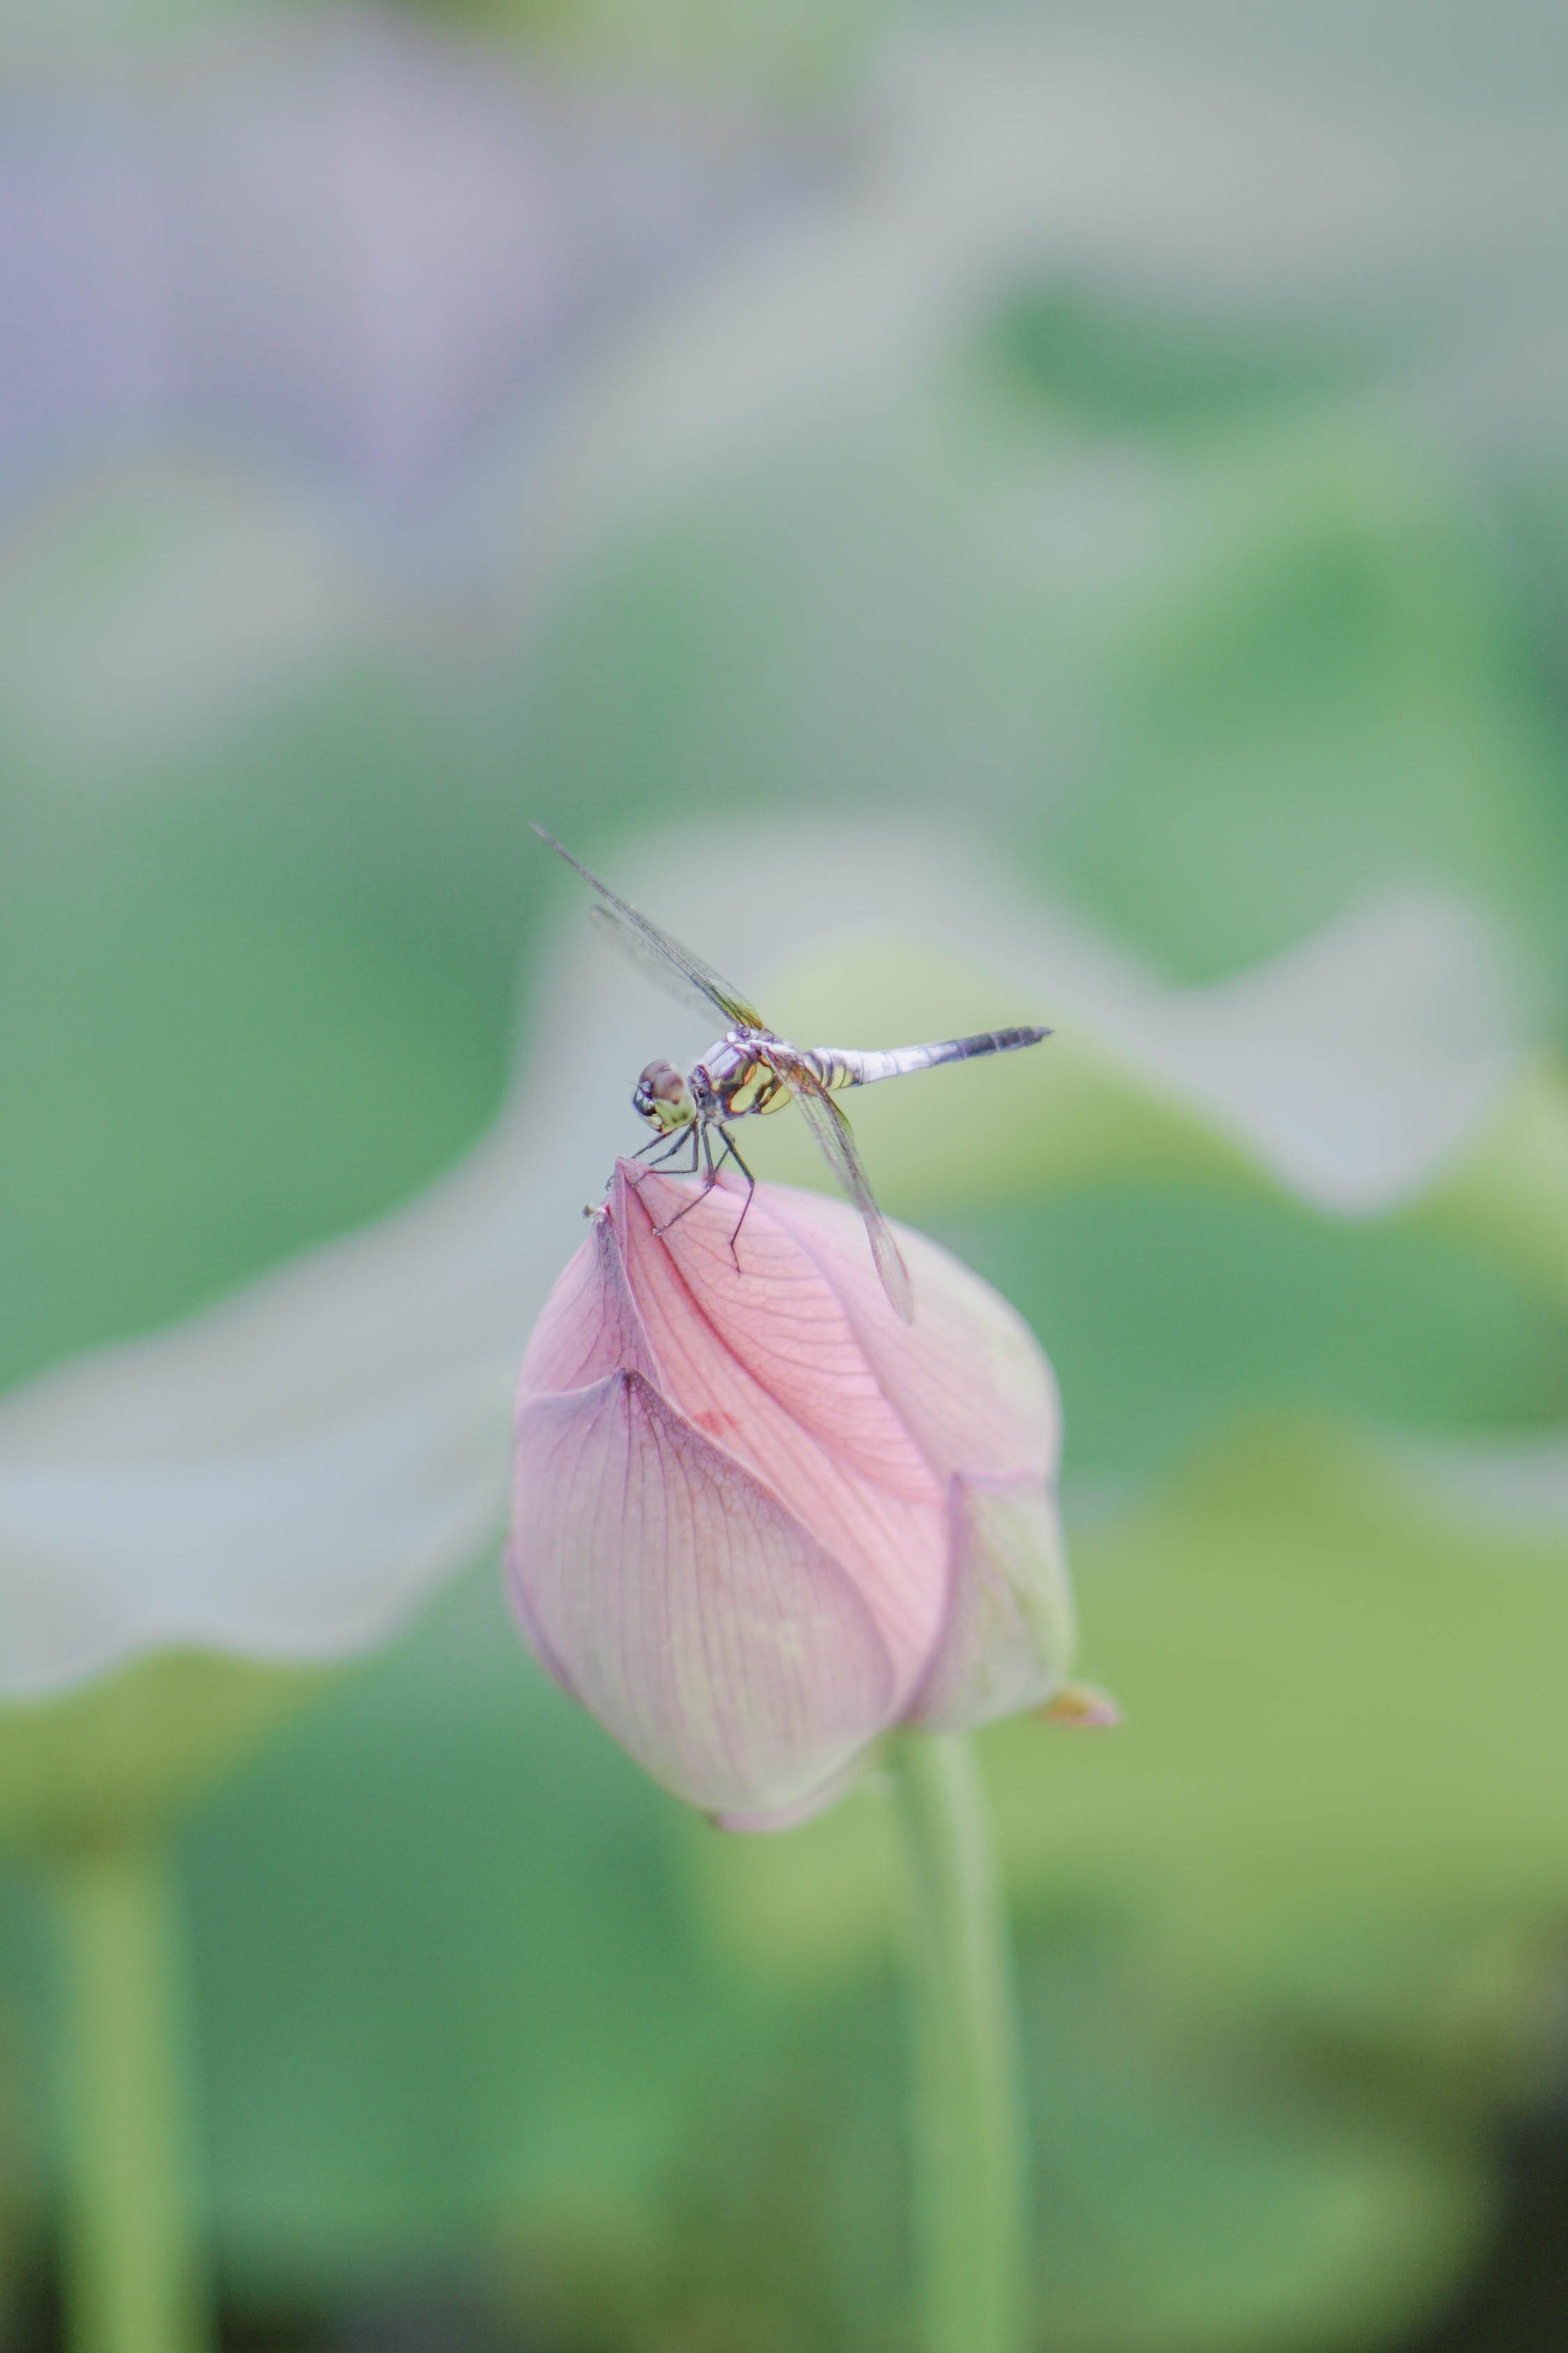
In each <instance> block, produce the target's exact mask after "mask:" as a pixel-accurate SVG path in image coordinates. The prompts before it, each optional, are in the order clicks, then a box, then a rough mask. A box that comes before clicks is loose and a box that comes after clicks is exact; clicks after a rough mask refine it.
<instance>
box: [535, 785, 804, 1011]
mask: <svg viewBox="0 0 1568 2353" xmlns="http://www.w3.org/2000/svg"><path fill="white" fill-rule="evenodd" d="M533 830H534V832H535V833H536V834H537V835H538V836H539V839H541V841H547V842H548V843H549V844H550V847H551V849H553V850H556V851H558V852H559V853H560V855H561V856H562V857H563V859H564V860H566V863H567V865H568V866H574V867H575V868H576V870H577V871H578V873H579V874H580V875H581V876H582V877H583V880H584V882H588V883H591V884H592V885H593V887H594V889H595V891H596V892H598V894H599V896H600V898H601V899H602V900H603V901H604V902H605V904H604V906H603V907H602V908H598V909H595V913H597V914H599V915H600V916H601V917H602V918H603V919H604V921H605V923H606V924H607V925H608V927H609V928H610V929H611V930H612V931H613V932H614V934H615V936H616V944H618V945H619V946H621V947H624V948H625V949H626V953H627V954H628V955H631V956H633V957H635V958H636V960H637V963H638V964H639V965H642V967H643V969H644V971H645V972H649V973H652V974H653V975H654V976H656V977H658V978H662V979H663V980H664V981H665V982H666V983H676V984H679V985H680V990H681V997H682V1001H683V1002H684V1003H688V1004H689V1002H690V999H691V996H692V994H693V993H695V994H696V995H697V996H698V997H700V998H701V999H702V1000H703V1002H704V1003H705V1004H707V1005H710V1006H711V1007H712V1008H713V1009H714V1011H715V1012H716V1013H721V1014H722V1015H723V1016H724V1018H725V1020H726V1021H727V1022H728V1024H729V1025H730V1027H731V1029H763V1028H765V1027H766V1024H765V1023H764V1022H763V1017H762V1015H761V1014H760V1013H758V1012H757V1011H756V1009H755V1008H754V1007H752V1006H751V1005H748V1004H747V1002H746V1000H745V998H744V997H742V995H741V992H740V990H739V989H737V988H733V987H731V984H730V983H729V982H728V981H727V980H722V979H721V978H720V976H719V975H718V974H717V973H716V972H715V971H714V970H713V968H712V966H711V965H705V964H704V963H703V961H702V959H701V957H700V956H695V955H692V953H691V951H690V949H689V948H683V947H682V946H681V944H680V943H679V940H672V939H671V938H670V936H669V934H668V932H665V931H661V930H660V929H659V927H658V924H657V923H651V922H650V921H649V919H648V918H647V915H643V914H639V913H638V912H637V909H636V908H635V907H633V906H629V905H628V904H627V902H626V900H625V899H617V898H616V894H615V892H613V891H612V890H610V889H609V888H608V886H607V885H606V884H605V883H603V882H601V881H600V880H599V878H598V876H597V875H596V874H590V872H589V871H588V869H587V868H586V867H585V866H584V863H583V861H582V860H581V859H580V858H574V857H573V855H572V852H571V851H570V850H569V849H565V848H564V847H563V844H562V843H560V842H559V841H557V840H556V839H555V836H554V835H553V834H552V833H546V832H545V830H544V828H543V827H542V825H536V826H535V827H534V828H533Z"/></svg>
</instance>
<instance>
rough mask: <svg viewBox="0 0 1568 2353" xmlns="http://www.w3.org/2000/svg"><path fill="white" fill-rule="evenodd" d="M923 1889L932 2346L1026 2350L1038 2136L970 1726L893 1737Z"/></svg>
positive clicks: (913, 1866)
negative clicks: (1027, 2127)
mask: <svg viewBox="0 0 1568 2353" xmlns="http://www.w3.org/2000/svg"><path fill="white" fill-rule="evenodd" d="M890 1761H891V1764H892V1767H893V1774H894V1780H895V1784H896V1787H897V1791H898V1800H899V1812H900V1819H901V1822H902V1826H903V1832H904V1845H905V1850H906V1853H907V1856H908V1868H907V1877H908V1880H909V1884H910V1914H911V1919H910V1939H909V1942H910V1979H911V1993H912V2000H911V2003H910V2010H911V2024H912V2037H913V2054H912V2055H913V2073H914V2155H915V2198H916V2214H915V2220H916V2247H917V2252H918V2258H919V2263H920V2267H921V2276H920V2287H921V2324H922V2334H921V2340H920V2341H921V2353H1018V2348H1019V2346H1020V2344H1021V2342H1022V2330H1023V2327H1024V2199H1023V2171H1024V2165H1023V2159H1024V2142H1023V2133H1022V2128H1021V2121H1020V2117H1019V2115H1018V2106H1017V2093H1016V2080H1017V2079H1016V2063H1015V2060H1016V2054H1015V2030H1014V2020H1013V2002H1012V1988H1011V1984H1010V1970H1009V1964H1008V1955H1007V1935H1006V1922H1005V1915H1004V1913H1003V1909H1002V1903H1001V1896H1000V1891H999V1889H998V1887H997V1883H996V1878H995V1873H994V1867H993V1863H992V1859H991V1841H990V1833H989V1825H988V1823H987V1820H986V1813H985V1795H984V1788H982V1786H981V1781H980V1776H979V1772H978V1769H977V1767H976V1766H975V1763H974V1758H973V1754H972V1752H971V1749H970V1746H969V1743H968V1740H967V1738H966V1737H965V1736H963V1734H961V1733H921V1732H909V1733H904V1734H901V1735H900V1736H898V1737H897V1738H896V1739H895V1740H894V1741H893V1742H892V1744H891V1758H890Z"/></svg>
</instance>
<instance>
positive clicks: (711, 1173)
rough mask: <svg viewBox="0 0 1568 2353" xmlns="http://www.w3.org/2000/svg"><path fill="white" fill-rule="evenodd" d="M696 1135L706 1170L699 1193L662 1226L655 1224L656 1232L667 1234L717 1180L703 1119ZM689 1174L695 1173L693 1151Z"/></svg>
mask: <svg viewBox="0 0 1568 2353" xmlns="http://www.w3.org/2000/svg"><path fill="white" fill-rule="evenodd" d="M721 1133H722V1130H721ZM696 1136H697V1140H698V1141H699V1142H700V1145H701V1147H702V1164H703V1167H704V1169H705V1171H706V1175H705V1176H704V1178H703V1184H702V1189H701V1191H700V1193H693V1195H692V1196H691V1198H690V1200H689V1201H688V1202H687V1204H686V1206H685V1208H680V1209H677V1211H676V1213H675V1215H674V1217H673V1218H666V1219H665V1221H664V1223H663V1225H662V1226H655V1228H654V1232H655V1233H656V1234H667V1233H668V1231H669V1229H670V1228H671V1226H678V1225H679V1223H680V1220H681V1219H682V1218H689V1216H690V1215H691V1212H692V1210H693V1209H695V1208H696V1207H697V1205H698V1203H699V1202H700V1201H705V1200H706V1199H707V1198H708V1196H709V1194H710V1192H711V1191H712V1190H713V1187H714V1186H715V1185H716V1184H717V1183H718V1182H719V1171H718V1170H717V1169H716V1168H715V1167H714V1166H713V1139H712V1137H711V1136H710V1134H709V1133H708V1123H707V1121H706V1120H705V1119H704V1120H699V1121H698V1123H697V1126H696ZM691 1174H692V1175H693V1176H695V1175H696V1174H697V1155H696V1153H695V1152H693V1154H692V1155H691Z"/></svg>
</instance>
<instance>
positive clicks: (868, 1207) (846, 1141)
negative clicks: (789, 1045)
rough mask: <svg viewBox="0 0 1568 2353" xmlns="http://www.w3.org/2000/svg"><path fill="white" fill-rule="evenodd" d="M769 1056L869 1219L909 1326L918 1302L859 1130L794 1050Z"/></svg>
mask: <svg viewBox="0 0 1568 2353" xmlns="http://www.w3.org/2000/svg"><path fill="white" fill-rule="evenodd" d="M766 1059H767V1060H768V1062H769V1064H770V1065H771V1067H772V1068H773V1069H775V1070H776V1071H777V1072H778V1074H779V1076H780V1078H781V1079H783V1080H784V1083H785V1084H786V1085H787V1086H788V1088H789V1089H790V1092H792V1093H793V1095H794V1096H795V1101H796V1102H797V1103H799V1105H800V1108H801V1111H802V1113H804V1115H805V1124H806V1125H807V1127H809V1128H810V1130H811V1132H812V1134H813V1135H814V1136H815V1137H816V1143H817V1145H818V1147H819V1148H820V1150H821V1153H822V1156H823V1158H824V1159H825V1160H826V1163H827V1165H828V1166H829V1167H830V1168H831V1169H832V1171H833V1173H834V1175H835V1176H837V1179H838V1182H839V1183H840V1185H842V1186H843V1187H844V1190H845V1191H846V1192H847V1194H848V1196H849V1198H850V1199H851V1200H852V1201H853V1202H854V1204H855V1207H856V1208H858V1210H859V1212H860V1215H861V1216H862V1217H863V1218H864V1219H865V1220H866V1231H867V1234H868V1237H869V1240H870V1243H871V1256H872V1258H873V1260H874V1261H876V1267H877V1272H878V1273H879V1275H880V1277H881V1279H882V1288H883V1290H884V1291H885V1292H886V1293H887V1294H888V1298H889V1303H891V1305H892V1308H893V1311H894V1313H895V1314H898V1315H900V1316H902V1318H903V1320H904V1322H905V1323H906V1324H912V1323H913V1322H914V1316H915V1304H914V1297H913V1294H912V1293H911V1292H910V1274H909V1269H908V1268H907V1267H906V1266H905V1264H904V1261H903V1260H902V1259H901V1258H900V1255H899V1245H898V1243H897V1242H896V1241H895V1240H893V1229H892V1228H891V1227H890V1226H889V1223H888V1220H887V1219H886V1218H885V1217H884V1216H883V1215H882V1212H881V1211H880V1209H879V1208H878V1207H877V1197H876V1195H875V1194H874V1193H873V1192H872V1190H871V1180H870V1178H869V1177H868V1176H867V1174H866V1164H865V1162H864V1161H863V1160H862V1159H861V1157H860V1152H859V1147H858V1145H857V1144H856V1141H855V1131H854V1130H853V1128H852V1127H851V1126H850V1124H849V1122H848V1121H847V1119H846V1118H845V1116H844V1113H842V1112H841V1111H840V1110H839V1108H838V1105H837V1103H835V1102H834V1100H833V1097H832V1096H831V1095H830V1094H829V1093H828V1092H827V1089H826V1087H825V1086H824V1085H823V1083H822V1082H821V1080H820V1079H819V1078H818V1077H817V1076H816V1071H811V1070H808V1069H807V1068H806V1066H805V1063H804V1062H799V1061H797V1060H795V1057H794V1055H792V1054H772V1053H770V1054H769V1055H768V1056H767V1058H766Z"/></svg>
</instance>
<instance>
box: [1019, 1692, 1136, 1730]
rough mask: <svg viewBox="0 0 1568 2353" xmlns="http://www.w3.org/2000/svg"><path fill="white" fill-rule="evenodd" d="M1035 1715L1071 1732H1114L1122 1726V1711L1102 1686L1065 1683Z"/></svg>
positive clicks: (1035, 1711)
mask: <svg viewBox="0 0 1568 2353" xmlns="http://www.w3.org/2000/svg"><path fill="white" fill-rule="evenodd" d="M1033 1713H1034V1715H1036V1716H1037V1717H1038V1719H1039V1721H1040V1722H1041V1723H1042V1724H1057V1725H1063V1726H1064V1727H1065V1728H1066V1729H1067V1730H1068V1731H1069V1732H1111V1731H1114V1730H1115V1728H1116V1726H1117V1725H1119V1724H1120V1723H1121V1709H1120V1707H1118V1705H1117V1704H1116V1702H1115V1701H1114V1700H1113V1699H1112V1698H1111V1696H1110V1693H1109V1692H1107V1691H1101V1690H1100V1685H1099V1684H1098V1683H1064V1684H1063V1685H1062V1687H1061V1689H1060V1691H1058V1693H1056V1694H1055V1695H1054V1696H1053V1697H1052V1698H1050V1699H1048V1700H1047V1701H1046V1703H1045V1704H1044V1705H1043V1706H1042V1707H1037V1708H1036V1709H1034V1710H1033Z"/></svg>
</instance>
